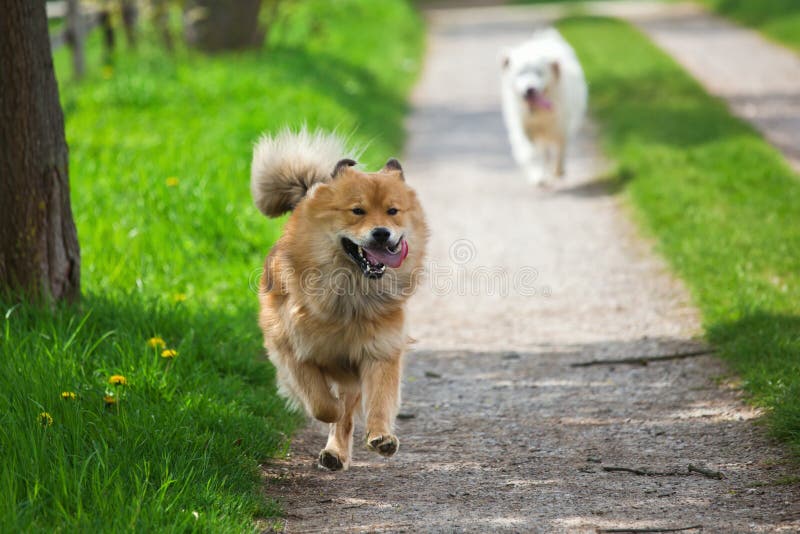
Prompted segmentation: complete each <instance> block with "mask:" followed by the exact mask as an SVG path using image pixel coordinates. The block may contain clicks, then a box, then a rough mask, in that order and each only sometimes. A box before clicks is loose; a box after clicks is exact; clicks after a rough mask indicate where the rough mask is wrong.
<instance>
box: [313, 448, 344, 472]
mask: <svg viewBox="0 0 800 534" xmlns="http://www.w3.org/2000/svg"><path fill="white" fill-rule="evenodd" d="M319 466H320V467H322V468H324V469H327V470H329V471H342V470H344V469H347V462H346V461H342V458H341V457H340V456H339V455H338V454H337V453H336V452H335V451H331V450H328V449H322V450H321V451H320V453H319Z"/></svg>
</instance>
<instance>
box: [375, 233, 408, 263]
mask: <svg viewBox="0 0 800 534" xmlns="http://www.w3.org/2000/svg"><path fill="white" fill-rule="evenodd" d="M364 254H365V255H366V256H367V259H368V260H369V261H370V262H371V263H382V264H384V265H386V266H387V267H392V268H397V267H400V265H402V263H403V260H405V259H406V256H408V243H407V242H406V240H405V239H403V240H402V241H401V242H400V250H398V251H397V252H395V253H394V254H392V253H391V252H389V251H388V250H386V249H376V248H365V249H364Z"/></svg>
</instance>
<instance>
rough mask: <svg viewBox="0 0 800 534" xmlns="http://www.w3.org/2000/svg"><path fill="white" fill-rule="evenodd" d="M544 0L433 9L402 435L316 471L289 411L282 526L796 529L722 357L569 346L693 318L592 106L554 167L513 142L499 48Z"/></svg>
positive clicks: (663, 348)
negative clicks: (628, 199) (423, 271)
mask: <svg viewBox="0 0 800 534" xmlns="http://www.w3.org/2000/svg"><path fill="white" fill-rule="evenodd" d="M549 13H550V12H549V11H547V10H531V9H519V8H481V9H478V8H476V9H447V10H436V11H431V12H430V13H429V21H430V41H429V55H428V58H427V62H426V67H425V70H424V73H423V77H422V80H421V81H420V83H419V86H418V87H417V91H416V92H415V94H414V97H413V114H412V116H411V118H410V121H409V129H410V140H409V145H408V152H407V154H406V157H405V158H404V159H403V164H404V168H405V169H406V175H407V179H408V180H409V181H410V182H411V183H412V184H413V185H414V186H415V187H416V188H417V189H418V191H419V193H420V195H421V198H422V200H423V204H424V206H425V208H426V211H427V213H428V217H429V222H430V224H431V228H432V229H433V239H432V244H431V250H430V253H431V266H430V276H429V281H428V283H427V284H426V287H424V288H423V289H422V291H421V292H420V294H419V295H418V296H417V297H415V300H414V302H413V303H412V306H411V311H410V314H411V333H412V335H414V336H415V337H416V338H417V339H418V343H417V345H416V348H415V350H414V351H412V352H411V353H409V355H408V357H407V362H408V363H407V369H406V376H405V380H404V402H403V407H402V409H401V414H403V415H404V416H405V417H404V418H403V419H401V420H398V422H397V434H398V436H399V438H400V442H401V446H400V451H399V452H398V454H397V455H396V456H395V457H394V458H392V459H389V460H384V459H380V458H378V457H376V456H374V455H372V454H370V453H368V452H367V451H364V450H360V449H357V450H356V451H355V454H354V461H353V465H352V467H351V469H350V470H349V471H347V472H344V473H341V472H340V473H335V474H333V473H328V472H324V471H321V470H319V469H317V468H316V467H315V463H316V461H315V460H316V455H317V453H318V452H319V450H320V449H321V448H322V446H323V444H324V442H325V435H326V432H325V429H324V428H322V427H321V426H316V425H311V426H309V427H308V428H307V429H305V430H304V431H301V432H300V433H299V434H298V436H297V437H296V439H295V440H294V441H293V446H292V451H291V453H290V455H289V456H288V458H287V459H285V460H282V461H277V462H274V463H272V464H270V465H267V466H265V478H267V480H268V483H267V488H268V492H269V493H270V495H272V496H274V497H276V498H278V499H280V500H281V501H282V502H283V504H284V507H285V509H286V510H287V517H286V519H285V522H284V523H283V524H282V525H280V526H281V527H283V528H285V530H286V531H289V532H318V531H370V532H374V531H391V532H397V531H414V532H418V531H432V532H487V531H490V530H494V531H501V532H595V531H596V529H598V528H601V529H602V528H605V529H610V528H638V529H641V528H684V527H690V526H697V525H702V527H703V529H704V532H776V531H782V530H783V531H786V532H790V531H791V532H794V531H798V530H800V498H799V497H800V488H798V485H797V484H796V483H795V484H787V483H786V482H787V481H789V480H790V476H791V475H792V471H791V468H790V466H789V465H788V464H787V461H786V455H785V453H784V452H783V451H782V450H781V449H780V448H779V447H777V446H775V445H774V444H772V443H770V442H769V441H768V440H767V439H766V438H765V436H764V432H763V429H762V428H761V427H760V426H759V425H757V424H755V421H754V419H756V418H757V416H758V414H757V413H756V412H754V411H753V410H752V409H749V408H747V407H746V406H744V405H743V403H742V402H741V399H740V398H739V394H738V393H737V392H736V390H735V389H733V388H730V387H727V386H726V385H725V384H726V379H725V378H726V377H728V376H729V374H728V372H727V371H726V369H725V368H724V366H723V365H722V364H721V363H720V362H719V361H717V360H716V359H714V358H713V357H710V356H701V357H692V358H686V359H681V360H674V361H667V362H661V363H651V364H649V365H646V366H641V365H598V366H590V367H572V366H571V365H570V364H571V363H574V362H582V361H588V360H592V359H610V358H620V357H631V356H643V355H652V354H662V353H670V352H676V351H686V350H691V349H695V348H697V346H698V343H697V342H696V341H694V338H695V336H696V335H697V333H698V331H699V327H698V319H697V314H696V312H695V310H694V309H693V308H692V307H691V305H690V303H689V301H688V297H687V295H686V291H685V289H684V288H683V287H682V286H681V285H680V284H679V283H678V282H677V281H675V280H674V279H673V278H672V277H671V276H670V275H669V274H668V272H667V271H666V269H665V267H664V266H663V264H662V262H661V261H660V260H658V259H657V258H656V257H655V255H654V254H653V253H652V251H651V250H650V247H649V245H648V244H647V243H645V242H644V241H643V240H642V239H641V238H640V237H639V236H637V234H636V232H635V231H634V229H633V227H632V225H631V223H629V222H628V219H627V217H626V216H625V213H624V209H622V208H621V207H620V201H619V199H618V197H616V196H615V195H614V191H612V190H609V188H608V187H606V184H604V182H603V181H602V179H600V180H599V181H598V180H597V177H598V176H600V175H602V170H603V167H604V165H603V162H602V161H601V160H600V159H599V158H598V157H597V151H596V149H595V146H594V142H593V135H592V128H587V129H586V131H585V134H584V136H583V138H582V139H581V140H580V143H579V146H578V147H576V150H575V151H574V154H573V157H572V158H571V160H570V162H569V163H570V164H571V166H570V167H568V169H567V172H568V175H569V176H568V178H567V179H566V181H564V182H563V183H560V184H558V185H557V186H554V187H553V188H551V189H547V190H542V189H537V188H534V187H532V186H530V185H528V184H527V183H526V182H525V180H524V179H523V177H522V173H521V172H520V171H519V170H517V169H516V168H515V166H514V164H513V163H512V161H511V158H510V155H509V154H510V151H509V147H508V145H507V142H506V140H505V133H504V130H503V126H502V121H501V117H500V110H499V101H500V98H499V87H498V50H499V49H500V48H501V47H502V46H505V45H510V44H514V43H516V42H518V41H520V40H523V39H525V38H526V37H527V36H528V35H529V34H530V32H531V30H532V29H533V27H534V26H536V25H541V24H543V23H545V21H546V18H547V16H548V14H549ZM487 273H489V274H487ZM487 279H490V280H492V283H491V284H490V285H489V286H488V287H487V284H486V280H487ZM476 280H477V281H476ZM481 280H483V282H481ZM473 283H474V285H473ZM361 431H362V428H360V427H357V429H356V439H357V442H359V441H358V440H360V439H362V436H361ZM689 464H693V465H700V466H702V467H705V468H708V469H711V470H713V471H719V472H721V473H723V475H724V478H722V479H716V478H708V477H706V476H703V475H700V474H697V473H689V472H688V470H687V468H688V465H689ZM613 467H625V468H631V469H636V468H644V469H646V470H649V471H653V472H658V473H660V474H658V475H652V476H646V475H637V474H634V473H631V472H625V471H622V472H620V471H607V470H606V469H608V468H613ZM695 531H697V530H695ZM687 532H691V531H687Z"/></svg>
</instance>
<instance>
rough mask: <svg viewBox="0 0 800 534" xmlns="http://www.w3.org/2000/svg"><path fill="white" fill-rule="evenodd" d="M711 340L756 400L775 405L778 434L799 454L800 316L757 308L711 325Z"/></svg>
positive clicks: (772, 423)
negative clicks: (738, 317)
mask: <svg viewBox="0 0 800 534" xmlns="http://www.w3.org/2000/svg"><path fill="white" fill-rule="evenodd" d="M708 339H709V341H711V342H712V343H713V344H714V345H717V346H718V347H720V354H721V355H722V356H723V357H725V358H726V359H728V360H729V361H730V362H731V363H732V364H733V366H734V368H735V369H736V371H737V372H738V373H739V374H740V375H741V376H742V378H743V379H744V380H745V381H746V382H747V386H748V389H749V390H750V392H751V393H752V395H753V398H754V400H755V401H756V402H757V403H758V404H759V405H761V406H765V407H771V411H772V417H770V418H769V423H770V427H771V428H772V430H773V431H774V432H775V434H776V435H777V436H778V437H780V438H782V439H786V440H787V441H788V442H789V443H790V444H792V445H793V446H794V448H795V452H796V453H798V454H800V447H799V446H798V444H799V443H800V402H798V399H800V316H798V315H785V314H774V313H767V312H762V311H754V312H752V313H747V314H745V315H744V316H743V317H742V318H740V319H737V320H735V321H730V322H721V323H716V324H713V325H711V326H709V327H708ZM776 377H780V378H777V379H776Z"/></svg>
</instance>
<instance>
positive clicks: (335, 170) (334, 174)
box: [331, 158, 356, 178]
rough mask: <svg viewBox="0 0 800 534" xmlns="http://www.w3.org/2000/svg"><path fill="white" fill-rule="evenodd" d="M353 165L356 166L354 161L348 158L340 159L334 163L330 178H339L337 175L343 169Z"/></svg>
mask: <svg viewBox="0 0 800 534" xmlns="http://www.w3.org/2000/svg"><path fill="white" fill-rule="evenodd" d="M354 165H356V161H355V160H352V159H349V158H344V159H340V160H339V161H338V162H337V163H336V166H335V167H334V168H333V172H332V173H331V178H336V177H337V176H339V173H340V172H342V171H343V170H344V169H346V168H348V167H353V166H354Z"/></svg>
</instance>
